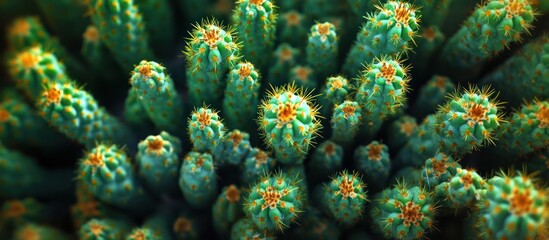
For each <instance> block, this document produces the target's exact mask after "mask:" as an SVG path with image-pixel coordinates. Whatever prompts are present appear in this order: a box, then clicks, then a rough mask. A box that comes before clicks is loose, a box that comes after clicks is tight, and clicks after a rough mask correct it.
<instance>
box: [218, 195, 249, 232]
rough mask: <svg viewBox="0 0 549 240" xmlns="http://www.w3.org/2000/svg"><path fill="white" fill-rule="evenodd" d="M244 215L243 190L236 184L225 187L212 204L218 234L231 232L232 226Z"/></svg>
mask: <svg viewBox="0 0 549 240" xmlns="http://www.w3.org/2000/svg"><path fill="white" fill-rule="evenodd" d="M243 215H244V212H243V211H242V197H241V190H240V189H238V187H236V186H235V185H229V186H228V187H225V188H224V189H223V191H221V194H219V196H218V197H217V200H216V201H215V203H214V205H213V206H212V217H213V219H214V220H213V226H214V228H215V230H216V232H217V234H219V235H220V236H222V235H224V234H227V233H229V232H230V230H231V226H232V225H233V224H234V223H235V222H236V221H237V220H238V219H239V218H240V217H241V216H243Z"/></svg>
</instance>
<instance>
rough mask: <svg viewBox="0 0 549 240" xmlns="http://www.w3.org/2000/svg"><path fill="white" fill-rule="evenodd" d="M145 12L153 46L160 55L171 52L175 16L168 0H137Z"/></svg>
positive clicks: (140, 9) (141, 10) (146, 24)
mask: <svg viewBox="0 0 549 240" xmlns="http://www.w3.org/2000/svg"><path fill="white" fill-rule="evenodd" d="M135 4H136V5H137V6H139V11H140V12H142V13H143V21H144V22H145V26H146V30H147V33H148V35H149V37H150V43H151V47H152V48H153V49H154V50H155V53H158V54H159V55H166V54H169V52H170V51H171V48H170V47H171V46H172V43H173V40H174V33H175V28H174V17H173V14H172V10H171V6H170V1H168V0H135Z"/></svg>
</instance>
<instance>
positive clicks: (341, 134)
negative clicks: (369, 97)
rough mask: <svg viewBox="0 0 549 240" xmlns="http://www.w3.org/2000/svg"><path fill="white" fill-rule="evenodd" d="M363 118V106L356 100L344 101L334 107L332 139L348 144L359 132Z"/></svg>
mask: <svg viewBox="0 0 549 240" xmlns="http://www.w3.org/2000/svg"><path fill="white" fill-rule="evenodd" d="M361 120H362V107H361V106H360V104H358V102H355V101H348V100H347V101H344V102H342V103H341V104H338V105H336V106H335V108H334V113H333V115H332V119H331V126H332V137H331V138H330V139H331V140H332V141H334V142H336V143H339V144H341V145H344V146H347V145H349V144H350V143H352V142H353V140H354V139H355V137H356V135H357V134H358V131H359V127H360V124H361Z"/></svg>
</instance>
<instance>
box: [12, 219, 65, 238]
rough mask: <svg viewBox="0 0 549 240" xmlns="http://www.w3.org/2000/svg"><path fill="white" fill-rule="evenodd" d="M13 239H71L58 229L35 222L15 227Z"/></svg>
mask: <svg viewBox="0 0 549 240" xmlns="http://www.w3.org/2000/svg"><path fill="white" fill-rule="evenodd" d="M13 239H14V240H27V239H39V240H69V239H71V238H70V237H69V236H68V235H67V234H65V233H64V232H63V231H61V230H60V229H57V228H54V227H50V226H47V225H40V224H36V223H26V224H23V225H20V226H18V227H17V228H16V230H15V232H14V238H13Z"/></svg>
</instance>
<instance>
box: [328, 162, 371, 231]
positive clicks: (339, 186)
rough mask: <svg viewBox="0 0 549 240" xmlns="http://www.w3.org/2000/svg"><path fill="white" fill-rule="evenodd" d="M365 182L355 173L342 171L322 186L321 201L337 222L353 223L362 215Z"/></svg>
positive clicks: (365, 197)
mask: <svg viewBox="0 0 549 240" xmlns="http://www.w3.org/2000/svg"><path fill="white" fill-rule="evenodd" d="M365 187H366V184H364V182H362V179H361V177H360V176H359V175H358V174H357V173H352V174H351V173H348V172H347V171H342V172H340V173H338V174H337V175H336V176H334V177H333V178H332V180H331V181H330V182H329V183H328V184H326V185H325V186H324V195H323V198H322V201H324V206H327V207H328V209H327V210H326V211H327V212H328V213H329V214H330V215H331V216H332V217H333V218H334V219H335V220H336V221H337V222H338V223H341V224H345V225H353V224H355V223H356V222H357V221H358V220H360V218H361V217H362V213H363V211H364V208H365V204H366V201H367V194H366V190H365Z"/></svg>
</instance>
